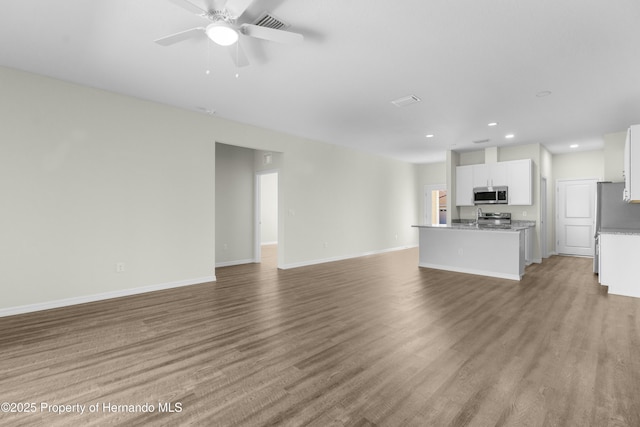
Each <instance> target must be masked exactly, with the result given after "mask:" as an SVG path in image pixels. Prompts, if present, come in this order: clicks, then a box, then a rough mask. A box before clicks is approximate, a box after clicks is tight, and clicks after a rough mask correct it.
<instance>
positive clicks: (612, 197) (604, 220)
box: [593, 182, 640, 273]
mask: <svg viewBox="0 0 640 427" xmlns="http://www.w3.org/2000/svg"><path fill="white" fill-rule="evenodd" d="M623 190H624V183H623V182H599V183H598V184H597V187H596V226H595V239H596V244H595V254H594V257H593V272H594V273H598V257H599V253H600V248H599V235H600V232H601V231H627V230H636V231H637V230H640V204H634V203H626V202H624V201H623V200H622V192H623Z"/></svg>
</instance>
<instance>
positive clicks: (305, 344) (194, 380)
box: [0, 249, 640, 426]
mask: <svg viewBox="0 0 640 427" xmlns="http://www.w3.org/2000/svg"><path fill="white" fill-rule="evenodd" d="M216 275H217V277H218V281H217V282H216V283H208V284H202V285H196V286H190V287H184V288H179V289H173V290H167V291H161V292H154V293H150V294H144V295H137V296H132V297H126V298H120V299H115V300H109V301H103V302H97V303H90V304H84V305H79V306H73V307H68V308H63V309H57V310H50V311H46V312H38V313H31V314H25V315H19V316H13V317H7V318H0V402H16V403H31V402H33V403H35V404H36V405H37V410H36V411H35V412H34V413H30V414H18V413H6V412H0V425H11V426H20V425H25V426H27V425H28V426H33V425H42V426H68V425H127V426H131V425H170V426H176V425H203V426H280V425H284V426H298V425H310V426H400V425H407V426H447V425H450V426H467V425H469V426H494V425H495V426H640V299H634V298H627V297H620V296H614V295H607V294H606V289H603V288H601V287H600V286H599V285H598V284H597V280H596V277H595V276H594V275H593V274H592V272H591V260H590V259H588V258H571V257H557V256H556V257H551V258H549V259H548V260H545V261H544V263H543V264H541V265H532V266H530V267H528V268H527V271H526V275H525V277H524V279H523V280H522V281H521V282H513V281H509V280H502V279H493V278H485V277H479V276H473V275H466V274H459V273H450V272H444V271H437V270H430V269H421V268H418V267H417V250H415V249H410V250H405V251H398V252H393V253H388V254H383V255H375V256H369V257H363V258H358V259H353V260H347V261H340V262H334V263H329V264H323V265H317V266H310V267H303V268H298V269H293V270H286V271H278V270H277V269H275V267H274V264H273V255H269V254H267V255H266V256H264V258H263V263H262V264H260V265H258V264H250V265H242V266H233V267H225V268H220V269H217V270H216ZM42 403H48V404H50V405H56V404H57V405H61V404H65V405H66V404H68V405H73V404H82V405H86V408H85V413H84V414H78V413H65V414H56V413H54V412H49V411H51V409H50V408H46V409H43V408H42V407H41V406H40V405H41V404H42ZM145 403H146V404H150V405H154V408H153V411H150V412H142V411H143V407H142V406H141V405H143V404H145ZM159 403H162V404H163V405H165V406H163V407H162V409H163V410H164V411H161V410H160V409H161V408H160V404H159ZM167 403H170V404H171V405H172V406H171V409H172V410H173V411H174V412H169V411H168V410H167V409H168V406H166V404H167ZM90 405H98V406H96V407H94V408H93V409H95V411H94V412H93V413H89V410H90ZM117 405H120V406H117ZM123 405H139V406H138V407H137V408H136V407H133V408H126V407H124V406H123ZM110 408H111V409H110ZM14 409H17V407H14ZM70 409H72V408H70ZM126 409H133V411H131V412H127V411H126ZM147 410H149V407H147Z"/></svg>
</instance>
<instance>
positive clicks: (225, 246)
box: [222, 243, 229, 251]
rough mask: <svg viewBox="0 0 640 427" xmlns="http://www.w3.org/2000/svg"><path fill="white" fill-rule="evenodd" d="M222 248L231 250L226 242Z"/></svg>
mask: <svg viewBox="0 0 640 427" xmlns="http://www.w3.org/2000/svg"><path fill="white" fill-rule="evenodd" d="M222 250H224V251H226V250H229V247H228V246H227V244H226V243H225V244H224V245H222Z"/></svg>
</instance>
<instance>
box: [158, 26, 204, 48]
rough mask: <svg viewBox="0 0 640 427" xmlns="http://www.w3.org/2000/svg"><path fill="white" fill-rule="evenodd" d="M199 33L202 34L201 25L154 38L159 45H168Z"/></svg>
mask: <svg viewBox="0 0 640 427" xmlns="http://www.w3.org/2000/svg"><path fill="white" fill-rule="evenodd" d="M199 34H204V28H203V27H196V28H191V29H189V30H185V31H180V32H179V33H175V34H171V35H168V36H165V37H161V38H159V39H157V40H154V41H155V42H156V43H158V44H159V45H161V46H169V45H172V44H174V43H178V42H181V41H183V40H187V39H190V38H193V37H197V36H198V35H199Z"/></svg>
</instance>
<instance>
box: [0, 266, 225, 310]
mask: <svg viewBox="0 0 640 427" xmlns="http://www.w3.org/2000/svg"><path fill="white" fill-rule="evenodd" d="M215 281H216V276H205V277H199V278H196V279H187V280H178V281H176V282H170V283H161V284H158V285H149V286H142V287H139V288H131V289H121V290H117V291H111V292H103V293H100V294H93V295H85V296H80V297H72V298H65V299H60V300H55V301H47V302H41V303H37V304H28V305H20V306H17V307H9V308H2V309H0V317H6V316H14V315H16V314H24V313H32V312H34V311H42V310H50V309H52V308H61V307H67V306H70V305H76V304H85V303H88V302H95V301H102V300H107V299H112V298H120V297H126V296H130V295H137V294H144V293H147V292H154V291H162V290H165V289H171V288H179V287H181V286H191V285H198V284H201V283H207V282H215Z"/></svg>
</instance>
